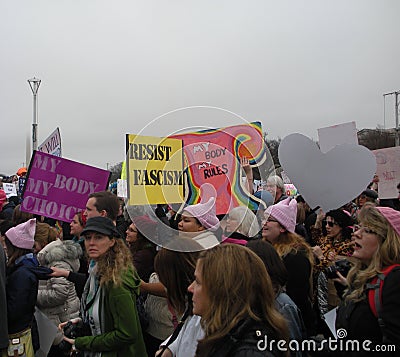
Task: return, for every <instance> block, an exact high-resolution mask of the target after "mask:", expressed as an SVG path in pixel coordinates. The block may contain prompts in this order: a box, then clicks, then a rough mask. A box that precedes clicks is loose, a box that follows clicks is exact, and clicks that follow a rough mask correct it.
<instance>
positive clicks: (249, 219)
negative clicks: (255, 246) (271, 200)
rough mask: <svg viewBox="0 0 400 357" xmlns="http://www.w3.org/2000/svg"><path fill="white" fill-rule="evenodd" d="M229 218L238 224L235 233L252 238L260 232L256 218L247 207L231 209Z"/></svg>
mask: <svg viewBox="0 0 400 357" xmlns="http://www.w3.org/2000/svg"><path fill="white" fill-rule="evenodd" d="M229 217H231V218H233V219H234V220H236V221H238V222H240V223H239V225H238V228H237V230H236V231H237V232H238V233H241V234H243V235H245V236H246V237H254V236H255V235H256V234H257V233H258V232H259V231H260V225H259V224H258V220H257V217H256V215H255V214H254V213H253V212H252V211H251V210H250V209H249V208H248V207H245V206H239V207H235V208H232V209H231V210H230V211H229Z"/></svg>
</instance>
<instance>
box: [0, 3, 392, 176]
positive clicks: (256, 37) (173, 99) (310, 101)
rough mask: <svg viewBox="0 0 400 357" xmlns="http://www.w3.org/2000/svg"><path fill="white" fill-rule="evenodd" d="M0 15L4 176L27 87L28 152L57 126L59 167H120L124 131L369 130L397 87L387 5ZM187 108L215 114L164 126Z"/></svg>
mask: <svg viewBox="0 0 400 357" xmlns="http://www.w3.org/2000/svg"><path fill="white" fill-rule="evenodd" d="M0 13H1V15H2V16H1V22H0V46H1V56H0V68H1V74H2V75H1V85H0V120H1V131H0V155H1V159H0V173H5V174H14V173H15V172H16V171H17V169H18V168H19V167H20V166H21V165H22V164H23V163H24V162H25V161H26V141H27V138H29V140H30V141H31V131H32V129H31V126H32V116H33V114H32V113H33V110H32V102H33V96H32V92H31V89H30V88H29V85H28V83H27V79H29V78H32V77H34V76H36V77H38V78H40V79H41V80H42V83H41V86H40V88H39V93H38V101H39V116H38V118H39V133H38V134H39V138H38V143H39V144H40V143H41V142H42V141H43V140H44V139H45V138H46V137H47V136H48V135H49V134H50V133H51V132H52V131H53V130H54V129H55V128H56V127H59V128H60V131H61V138H62V150H63V156H64V157H65V158H68V159H71V160H74V161H79V162H82V163H86V164H89V165H93V166H96V167H100V168H106V167H107V163H108V164H109V165H114V164H116V163H118V162H120V161H122V160H123V159H124V152H125V134H126V133H132V134H136V133H140V132H141V133H142V134H145V135H153V136H166V135H169V134H170V133H172V132H175V131H177V130H179V129H182V128H198V127H204V126H205V127H222V126H227V125H235V124H241V123H243V120H246V121H256V120H259V121H261V122H262V124H263V130H264V131H266V132H268V134H269V137H270V138H277V137H282V138H283V137H285V136H286V135H287V134H290V133H294V132H299V133H302V134H305V135H307V136H309V137H312V138H314V139H316V138H317V128H321V127H325V126H330V125H334V124H338V123H343V122H348V121H353V120H354V121H356V123H357V128H358V129H362V128H375V127H376V126H377V125H384V115H383V113H384V105H383V103H384V101H383V94H384V93H386V92H392V91H396V90H400V45H399V41H398V38H399V34H400V21H399V14H400V1H399V0H332V1H325V0H303V1H300V0H279V1H277V0H274V1H270V0H260V1H252V0H247V1H235V0H224V1H218V0H214V1H210V0H203V1H191V0H185V1H183V0H182V1H175V0H169V1H161V0H159V1H152V0H146V1H135V0H129V1H128V0H126V1H123V0H116V1H103V0H79V1H78V0H68V1H67V0H65V1H61V0H56V1H54V0H36V1H32V0H21V1H2V2H1V4H0ZM193 106H194V107H202V106H208V107H213V108H221V109H210V108H209V109H206V108H193V109H185V110H179V111H175V112H173V113H171V114H168V115H164V116H163V114H165V113H168V112H171V111H174V110H176V109H180V108H185V107H193ZM160 116H161V117H160ZM158 117H160V118H158ZM156 118H158V119H157V120H156V121H155V122H153V124H151V125H150V126H148V127H147V128H146V130H145V131H143V132H142V131H141V130H142V129H143V128H144V127H145V126H146V125H147V124H148V123H150V122H152V121H153V120H154V119H156ZM393 126H394V98H393V96H390V97H387V100H386V127H393Z"/></svg>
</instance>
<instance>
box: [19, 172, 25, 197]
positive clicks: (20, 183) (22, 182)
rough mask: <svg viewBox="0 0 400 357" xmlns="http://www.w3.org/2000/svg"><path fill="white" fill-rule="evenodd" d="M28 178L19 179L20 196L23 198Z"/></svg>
mask: <svg viewBox="0 0 400 357" xmlns="http://www.w3.org/2000/svg"><path fill="white" fill-rule="evenodd" d="M25 182H26V177H19V178H18V195H19V196H22V192H24V187H25Z"/></svg>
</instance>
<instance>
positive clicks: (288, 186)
mask: <svg viewBox="0 0 400 357" xmlns="http://www.w3.org/2000/svg"><path fill="white" fill-rule="evenodd" d="M285 194H286V196H292V197H293V196H296V195H297V188H296V186H295V185H293V184H292V183H285Z"/></svg>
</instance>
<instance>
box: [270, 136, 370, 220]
mask: <svg viewBox="0 0 400 357" xmlns="http://www.w3.org/2000/svg"><path fill="white" fill-rule="evenodd" d="M278 153H279V161H280V163H281V165H282V167H283V169H284V170H285V172H286V173H287V175H288V176H289V177H290V178H291V180H292V183H293V184H294V185H295V186H296V187H297V189H298V190H299V192H300V193H301V195H302V196H303V198H304V200H305V201H306V202H307V203H308V204H309V206H310V207H311V208H316V207H321V208H322V209H323V211H324V212H328V211H329V210H331V209H336V208H339V207H341V206H343V205H344V204H346V203H348V202H350V201H351V200H352V199H354V198H355V197H357V196H358V195H359V194H360V192H362V191H363V190H364V189H365V187H367V185H368V184H369V182H370V181H371V179H372V177H373V175H374V173H375V170H376V162H375V157H374V155H373V154H372V152H371V151H370V150H368V149H367V148H366V147H364V146H361V145H351V144H342V145H337V146H335V147H334V148H333V149H331V150H330V151H328V152H327V153H326V154H324V153H322V152H321V151H320V150H319V148H318V146H317V145H316V144H315V143H314V142H313V141H311V140H310V139H309V138H307V137H306V136H304V135H301V134H297V133H296V134H291V135H288V136H287V137H285V138H284V139H283V140H282V142H281V144H280V145H279V152H278Z"/></svg>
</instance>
